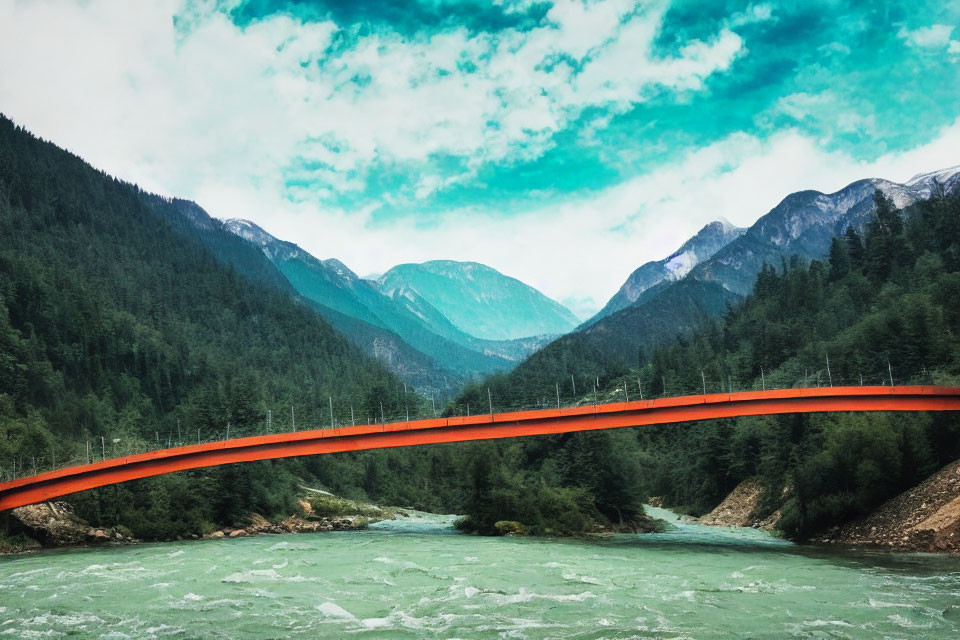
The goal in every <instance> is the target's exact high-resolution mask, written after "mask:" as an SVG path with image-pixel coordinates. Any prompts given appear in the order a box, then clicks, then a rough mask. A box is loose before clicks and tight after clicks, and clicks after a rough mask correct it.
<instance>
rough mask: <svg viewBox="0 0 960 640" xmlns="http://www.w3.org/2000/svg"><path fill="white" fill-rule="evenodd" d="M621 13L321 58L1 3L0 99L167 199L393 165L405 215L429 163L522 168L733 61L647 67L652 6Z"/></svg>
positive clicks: (386, 44)
mask: <svg viewBox="0 0 960 640" xmlns="http://www.w3.org/2000/svg"><path fill="white" fill-rule="evenodd" d="M633 4H634V3H633V2H632V1H629V2H628V1H627V0H608V1H606V2H594V3H587V4H585V3H583V2H581V1H580V0H560V1H559V2H557V4H556V5H555V6H554V7H553V8H552V9H551V10H550V12H549V14H548V16H547V20H546V21H545V23H544V24H542V25H540V26H538V27H537V28H535V29H532V30H530V31H527V32H521V31H515V30H506V31H504V32H499V33H496V34H488V33H479V34H471V33H469V32H468V31H466V30H465V29H460V30H454V31H446V32H442V33H434V34H431V35H418V36H415V37H410V38H408V37H404V36H401V35H399V34H397V33H391V32H375V33H372V34H370V35H368V36H366V37H363V38H360V39H358V41H357V42H356V43H355V44H354V45H352V46H349V47H347V48H346V49H345V50H338V53H336V54H328V53H326V52H327V50H328V45H329V44H330V42H331V38H332V37H333V35H334V33H335V32H336V31H337V30H338V27H337V25H335V24H332V23H330V22H326V23H301V22H300V21H298V20H295V19H293V18H291V17H289V16H284V15H278V16H273V17H270V18H268V19H265V20H262V21H257V22H253V23H252V24H250V25H248V26H246V27H244V28H239V27H237V26H236V25H234V24H233V23H232V22H230V21H229V19H228V18H227V17H226V16H225V15H224V14H223V13H221V12H216V11H210V12H208V13H204V11H203V9H198V10H195V11H194V13H193V14H192V15H191V16H189V21H190V29H189V30H188V31H186V32H185V35H184V33H179V34H178V33H177V32H175V30H174V24H173V20H172V16H173V15H174V13H175V11H176V10H177V8H178V5H179V0H159V1H158V2H153V3H128V2H120V1H116V0H115V1H110V0H89V1H87V2H82V3H78V2H70V1H68V0H59V1H57V0H38V1H37V2H30V3H19V2H14V3H3V4H2V5H0V64H2V65H3V67H4V74H3V77H2V78H0V99H2V101H3V105H4V109H5V110H6V111H7V113H8V115H11V116H12V117H14V118H16V119H17V120H18V121H20V122H21V123H23V124H24V125H26V126H27V127H29V128H31V129H33V130H35V131H38V132H40V133H42V134H45V135H48V136H50V137H52V138H54V139H56V140H57V141H58V142H59V143H61V144H66V145H68V146H70V147H71V148H74V149H76V150H77V151H79V152H81V153H82V154H83V155H84V156H85V157H86V158H88V159H89V160H91V161H92V162H94V163H95V164H97V165H98V166H101V167H103V168H105V169H106V170H108V171H110V172H111V173H116V174H120V175H122V176H124V177H127V178H131V179H135V180H137V181H140V182H143V183H145V184H146V186H149V187H151V188H155V189H161V190H164V191H167V192H175V193H179V194H183V195H186V196H190V195H193V194H195V193H197V192H198V191H199V190H200V189H201V188H204V187H206V186H208V183H214V184H220V183H223V182H228V183H229V182H237V183H240V184H243V183H249V182H253V183H256V184H258V185H260V186H261V187H262V188H271V189H283V188H284V184H283V182H284V178H285V177H289V176H287V175H286V172H287V171H292V172H293V174H294V175H293V177H300V178H302V179H304V180H309V179H311V178H312V179H313V180H314V181H315V182H316V183H318V184H316V185H315V187H317V188H319V190H318V191H316V192H315V193H314V196H316V195H317V194H320V195H321V196H322V195H323V194H328V195H330V196H333V195H335V194H337V193H349V192H352V191H357V190H359V189H362V188H363V187H364V185H365V180H366V176H367V172H368V171H369V170H370V169H371V167H374V166H377V165H378V164H387V165H390V164H391V163H399V164H400V165H405V164H411V165H416V166H419V167H421V172H422V173H424V174H425V175H424V176H423V179H421V180H420V181H419V182H418V183H416V184H411V185H405V187H404V188H401V189H400V190H399V191H398V192H397V193H391V194H387V196H388V197H394V198H396V197H401V196H402V197H407V198H410V199H412V198H415V197H424V196H425V195H427V194H428V193H429V192H430V191H429V190H430V189H431V188H432V189H438V188H441V187H442V186H443V185H446V184H449V183H450V182H451V179H452V180H454V181H455V180H456V176H453V177H452V178H451V176H449V175H430V174H431V173H435V172H436V171H438V170H437V169H431V168H430V167H431V165H430V163H429V162H428V161H429V160H430V158H431V157H433V156H456V157H461V158H464V159H465V160H466V162H465V163H464V164H463V167H464V168H463V172H464V175H470V174H472V173H474V172H475V171H476V170H477V169H478V168H479V167H481V166H483V165H485V164H487V163H490V162H504V161H506V162H512V161H517V160H525V159H532V158H536V157H537V156H539V155H540V154H542V153H543V152H544V151H545V150H546V149H548V148H550V146H551V145H552V136H553V134H554V133H556V132H557V131H559V130H561V129H562V128H563V127H564V126H566V125H567V123H569V122H570V120H571V119H573V118H576V117H577V116H578V114H579V113H580V111H581V110H582V109H583V108H584V107H586V106H589V105H605V104H609V103H618V104H619V103H624V104H632V103H636V102H639V101H642V100H643V99H644V98H645V95H644V94H645V92H646V91H647V90H648V89H649V88H651V87H653V86H665V87H668V88H672V89H677V90H689V89H697V88H699V87H700V85H701V83H702V81H703V79H704V78H705V77H707V76H709V75H710V74H712V73H715V72H717V71H720V70H723V69H725V68H727V67H728V65H729V64H730V61H731V60H732V59H733V57H735V56H736V55H737V53H738V51H739V49H740V40H739V37H738V36H736V34H734V33H732V32H730V31H728V30H723V31H721V32H720V33H719V34H718V35H717V37H716V39H715V41H711V42H698V41H694V42H691V43H689V44H687V45H686V46H685V47H684V48H683V49H682V50H681V51H680V52H679V53H678V54H677V55H676V56H674V57H669V58H666V59H659V58H657V57H656V56H654V55H653V54H652V41H653V38H654V36H655V35H656V33H657V31H658V29H659V26H660V22H661V20H662V17H663V14H664V12H665V10H666V5H665V4H664V3H663V2H658V3H654V4H652V5H650V6H649V7H647V8H646V9H644V10H643V11H641V12H636V11H634V8H633ZM211 6H212V5H211ZM560 54H563V55H567V56H570V57H571V58H573V59H575V60H577V61H580V62H581V64H582V68H580V69H578V70H576V71H575V70H574V68H572V67H571V66H570V64H568V63H567V62H564V61H558V59H557V56H558V55H560ZM464 64H466V65H468V66H469V65H471V64H472V65H473V66H474V69H473V70H471V69H467V68H462V67H463V65H464ZM301 156H302V157H303V158H304V159H305V160H306V161H307V162H306V166H305V167H303V168H297V167H298V161H297V160H296V159H297V158H298V157H301ZM291 167H292V168H291ZM446 171H449V170H446ZM462 177H463V176H461V178H462ZM298 193H299V195H301V196H302V195H304V194H305V193H306V192H304V191H302V190H301V191H299V192H298Z"/></svg>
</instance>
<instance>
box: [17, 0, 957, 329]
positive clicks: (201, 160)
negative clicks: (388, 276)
mask: <svg viewBox="0 0 960 640" xmlns="http://www.w3.org/2000/svg"><path fill="white" fill-rule="evenodd" d="M958 97H960V3H957V2H940V1H929V2H923V1H920V0H918V1H917V2H909V3H906V2H889V3H884V2H879V1H878V2H850V1H846V0H829V1H823V2H818V1H814V0H811V1H807V2H792V1H790V2H757V3H751V2H732V1H731V2H726V3H724V2H718V1H714V0H702V1H689V0H675V1H673V2H660V1H653V2H633V1H630V0H606V1H600V0H598V1H589V2H582V1H581V0H556V1H553V2H550V1H545V2H535V1H533V2H532V1H530V0H516V1H513V0H491V1H489V2H479V1H472V0H422V1H421V2H412V1H411V2H400V1H399V0H378V1H374V0H353V1H349V2H343V3H333V2H321V1H310V2H307V1H297V0H220V1H215V0H207V1H202V0H200V1H193V0H188V1H186V2H184V1H183V0H158V1H156V2H149V1H146V0H144V1H137V2H129V1H127V0H113V1H107V0H5V1H3V2H0V112H3V113H4V114H6V115H7V116H9V117H11V118H13V119H14V120H15V121H16V122H18V123H19V124H22V125H24V126H26V127H27V128H29V129H31V130H32V131H34V132H35V133H37V134H38V135H40V136H42V137H45V138H47V139H50V140H52V141H54V142H56V143H57V144H59V145H61V146H64V147H66V148H68V149H70V150H71V151H73V152H75V153H77V154H79V155H81V156H82V157H84V158H85V159H87V160H88V161H89V162H91V163H92V164H94V165H95V166H97V167H99V168H102V169H104V170H106V171H107V172H109V173H111V174H114V175H117V176H120V177H122V178H125V179H128V180H132V181H135V182H137V183H139V184H141V185H142V186H144V187H145V188H147V189H150V190H153V191H157V192H160V193H163V194H167V195H177V196H182V197H186V198H190V199H193V200H196V201H197V202H198V203H199V204H200V205H201V206H203V207H204V208H206V209H207V210H208V211H209V212H210V213H211V214H212V215H214V216H217V217H220V218H229V217H243V218H249V219H251V220H254V221H255V222H257V223H259V224H261V225H262V226H264V227H265V228H266V229H267V230H268V231H270V232H272V233H273V234H274V235H277V236H279V237H281V238H283V239H287V240H292V241H295V242H297V243H298V244H300V245H302V246H303V247H304V248H306V249H308V250H309V251H311V252H312V253H314V254H316V255H317V256H319V257H322V258H326V257H337V258H339V259H341V260H343V261H344V262H345V263H347V264H348V265H349V266H351V267H352V268H353V269H354V270H355V271H357V272H358V273H360V274H361V275H366V274H370V273H377V272H382V271H384V270H386V269H387V268H389V267H390V266H392V265H394V264H397V263H400V262H419V261H423V260H429V259H436V258H451V259H459V260H476V261H479V262H483V263H486V264H489V265H491V266H493V267H495V268H497V269H500V270H501V271H503V272H505V273H507V274H509V275H513V276H516V277H518V278H520V279H522V280H524V281H526V282H528V283H530V284H532V285H534V286H536V287H538V288H540V289H541V290H543V291H544V292H545V293H547V294H548V295H550V296H552V297H554V298H556V299H558V300H560V301H562V302H565V303H566V304H568V305H569V306H570V307H571V308H572V309H574V311H576V312H578V313H579V314H581V315H582V314H585V313H588V312H589V311H592V310H595V309H596V308H598V307H599V306H602V304H603V303H604V302H605V301H606V299H607V298H608V297H609V296H610V295H611V294H612V293H613V292H614V291H615V290H616V289H617V288H618V287H619V286H620V284H621V283H622V282H623V280H624V279H625V278H626V276H627V275H628V274H629V273H630V272H631V271H632V270H633V269H634V268H636V267H637V266H639V265H640V264H641V263H643V262H645V261H647V260H651V259H659V258H662V257H664V256H665V255H667V254H668V253H670V251H672V250H673V249H674V248H676V247H677V246H679V244H681V243H682V241H683V240H684V239H686V238H687V237H689V236H690V235H692V234H693V233H694V232H696V230H697V229H699V228H700V227H701V226H703V225H704V224H706V223H707V222H709V221H710V220H713V219H716V218H717V217H720V216H723V217H726V218H727V219H729V220H730V221H732V222H734V223H736V224H739V225H748V224H750V223H751V222H753V221H754V220H755V219H756V218H758V217H759V216H760V215H763V214H764V213H766V212H767V211H768V210H769V209H770V208H771V207H772V206H774V205H775V204H776V203H777V202H778V201H779V200H780V199H781V198H782V197H783V196H785V195H786V194H787V193H789V192H791V191H795V190H799V189H809V188H813V189H819V190H822V191H828V192H829V191H834V190H836V189H839V188H840V187H842V186H844V185H845V184H847V183H848V182H851V181H853V180H855V179H858V178H861V177H873V176H877V177H885V178H890V179H893V180H900V181H903V180H906V179H907V178H909V177H910V176H911V175H913V174H915V173H918V172H922V171H928V170H932V169H937V168H943V167H947V166H952V165H956V164H960V151H958V150H960V99H958Z"/></svg>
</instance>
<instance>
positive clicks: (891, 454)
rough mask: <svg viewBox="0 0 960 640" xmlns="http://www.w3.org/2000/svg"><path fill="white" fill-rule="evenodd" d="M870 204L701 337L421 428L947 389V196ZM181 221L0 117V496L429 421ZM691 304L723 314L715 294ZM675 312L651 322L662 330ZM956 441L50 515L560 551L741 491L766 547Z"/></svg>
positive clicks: (558, 366)
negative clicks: (553, 413)
mask: <svg viewBox="0 0 960 640" xmlns="http://www.w3.org/2000/svg"><path fill="white" fill-rule="evenodd" d="M876 205H877V206H876V215H875V219H874V221H873V222H872V223H870V224H869V225H868V226H867V227H866V228H864V229H862V230H856V229H851V230H849V231H848V232H847V234H846V236H844V237H842V238H837V239H836V240H835V241H834V243H833V246H832V248H831V251H830V257H829V260H827V261H823V262H820V261H814V262H811V263H801V262H800V261H797V260H793V261H787V262H785V263H783V264H780V265H770V266H767V267H765V268H764V269H763V271H762V272H761V274H760V276H759V278H758V279H757V283H756V286H755V289H754V292H753V294H752V295H751V296H749V297H748V298H747V299H746V300H745V301H744V302H743V303H742V304H737V305H736V306H735V307H732V308H729V309H728V312H727V313H726V315H724V316H723V317H722V318H721V319H719V320H711V319H710V318H711V317H712V316H714V315H715V312H716V311H717V310H716V309H710V310H709V311H710V312H709V313H706V312H704V313H702V314H699V315H696V314H695V315H694V316H691V317H687V318H686V319H685V320H684V322H685V323H686V325H685V326H689V327H691V328H692V327H693V326H699V327H700V329H699V330H697V331H695V332H693V333H688V334H687V335H688V337H686V338H684V337H682V336H681V337H680V338H679V339H678V340H677V341H676V342H675V343H673V344H670V345H665V346H661V347H659V348H649V349H647V350H639V351H638V352H637V353H631V354H622V353H608V352H605V351H603V350H595V351H592V352H590V353H579V352H575V351H567V350H565V347H564V344H566V343H564V342H563V341H558V343H555V344H554V346H553V348H552V350H551V354H552V355H551V357H550V358H549V359H540V360H532V361H531V362H547V363H549V364H548V365H544V366H543V367H540V368H538V366H536V365H531V364H530V363H528V365H526V366H524V367H521V368H519V369H517V370H516V371H515V372H513V373H511V374H507V375H499V376H494V377H492V378H490V379H488V380H485V381H483V382H482V383H476V384H473V385H471V386H468V388H467V389H466V390H465V391H464V393H463V394H462V395H461V397H459V398H458V399H457V400H456V401H455V402H452V403H450V404H449V405H448V406H447V407H446V408H443V407H440V408H439V409H441V410H445V411H447V412H448V413H456V412H461V413H469V412H470V411H471V410H472V411H477V410H486V409H487V408H489V407H488V405H489V404H490V403H491V399H492V404H493V405H494V409H496V410H501V409H505V408H509V407H512V406H519V405H526V406H536V405H537V404H539V405H546V406H553V405H554V403H555V402H557V400H558V397H559V400H560V401H562V402H563V403H564V404H570V403H571V402H580V403H590V402H596V401H601V402H602V401H605V400H612V399H617V398H622V397H623V394H624V392H625V391H629V392H630V393H637V394H639V391H640V388H643V390H644V393H645V394H646V395H647V396H651V395H658V394H663V393H666V394H669V395H677V394H680V393H692V392H698V391H700V390H702V389H704V388H706V390H708V391H710V390H720V389H729V388H734V389H744V388H760V387H761V386H766V387H767V388H770V387H773V386H797V385H801V384H831V383H832V384H841V383H843V384H848V383H859V380H860V376H861V375H862V376H863V381H864V383H866V384H881V383H884V384H885V383H888V382H889V380H890V379H891V378H895V380H896V382H897V383H902V382H908V381H934V382H938V383H947V382H953V381H955V380H956V379H957V376H958V374H960V371H958V368H960V367H958V365H960V351H958V350H960V340H958V337H957V336H958V329H960V307H958V306H957V304H956V300H957V299H960V197H958V196H956V195H950V196H948V195H944V194H935V195H934V197H933V198H931V199H930V200H929V201H925V202H921V203H918V204H916V205H913V206H911V207H910V208H908V209H907V210H905V211H897V210H895V209H894V208H893V206H892V205H891V204H890V202H889V201H887V200H886V199H884V198H883V197H882V196H878V199H877V202H876ZM190 215H192V214H191V210H190V207H188V206H185V205H184V203H183V202H182V201H176V200H168V199H164V198H159V197H157V196H153V195H150V194H146V193H144V192H142V191H141V190H140V189H138V188H137V187H136V186H135V185H131V184H127V183H124V182H121V181H118V180H116V179H113V178H111V177H110V176H107V175H105V174H103V173H102V172H98V171H96V170H95V169H93V168H91V167H90V166H88V165H87V164H85V163H84V162H83V161H82V160H80V159H79V158H77V157H75V156H72V155H71V154H69V153H67V152H65V151H62V150H60V149H58V148H56V147H55V146H54V145H52V144H50V143H47V142H44V141H42V140H39V139H37V138H35V137H33V136H32V135H30V134H29V133H28V132H26V131H24V130H23V129H21V128H18V127H16V126H15V125H14V124H13V123H12V122H10V121H9V120H6V119H2V118H0V477H3V478H10V477H14V476H18V475H23V474H26V473H32V471H33V469H34V468H37V469H43V468H48V467H50V466H52V465H54V464H56V463H61V464H62V463H63V462H65V461H73V462H85V461H87V460H92V459H99V458H101V457H103V456H106V457H111V456H115V455H121V454H123V453H127V452H131V451H138V450H143V449H146V448H150V447H154V446H158V445H166V444H176V443H181V442H184V443H190V442H196V441H197V440H210V439H217V438H223V437H226V435H227V430H230V434H231V435H246V434H253V433H258V432H261V431H263V430H265V429H271V430H273V431H278V430H284V429H293V428H294V427H295V424H296V425H301V426H304V425H310V426H326V425H328V424H330V423H331V422H332V423H334V424H349V422H350V421H351V420H353V419H356V421H357V422H362V421H376V420H377V417H378V416H379V417H381V419H384V418H385V419H387V420H390V419H402V417H405V416H406V415H407V414H408V413H409V414H410V415H411V416H416V415H420V416H423V415H432V412H433V407H432V403H431V400H430V399H429V398H426V397H423V396H421V395H419V394H417V393H416V391H415V390H414V389H412V388H408V387H405V386H404V385H403V383H401V382H400V381H399V380H398V379H397V378H396V377H394V376H393V375H391V374H390V373H389V372H387V371H386V370H385V369H384V368H382V367H381V366H379V365H378V364H377V363H375V362H372V361H371V360H369V359H367V358H366V357H364V355H363V354H362V353H360V351H359V350H358V349H356V348H354V347H352V346H350V345H349V344H348V343H347V342H346V341H345V340H344V339H343V338H342V337H341V336H340V335H339V334H337V333H336V332H335V331H334V330H333V329H332V328H331V327H330V325H329V324H327V322H326V321H325V320H323V318H322V317H321V316H320V315H319V314H317V313H316V311H315V310H314V308H313V307H312V306H311V305H310V304H308V303H307V302H306V301H304V300H303V299H301V298H299V297H297V296H296V294H295V293H294V292H293V291H292V290H291V288H290V287H289V286H288V283H287V282H286V280H285V279H284V278H283V277H282V275H281V274H279V273H278V272H275V271H272V270H271V267H270V265H269V263H267V262H266V261H265V260H264V259H263V257H262V256H261V255H260V254H259V253H258V252H256V251H253V250H251V249H250V247H249V246H248V245H244V244H243V243H241V242H239V241H238V239H237V238H236V237H234V236H232V235H230V234H229V233H228V232H227V231H225V230H223V229H221V228H220V227H219V226H218V225H217V224H213V223H210V224H207V225H206V226H204V227H203V228H201V229H200V230H199V231H198V227H197V225H196V224H193V223H190V220H189V216H190ZM194 222H195V221H194ZM204 224H206V223H204ZM220 234H226V235H220ZM701 293H702V292H701ZM690 298H691V299H693V298H698V299H706V298H704V297H703V296H700V295H699V294H698V295H696V296H694V295H691V296H690ZM707 298H710V299H712V300H714V302H712V303H711V304H718V305H729V300H727V299H726V298H725V297H724V296H723V295H722V293H719V292H718V293H717V295H715V296H713V297H712V298H711V297H709V296H708V297H707ZM682 308H684V305H682V304H680V305H678V306H677V307H676V308H675V309H673V310H670V309H667V310H665V311H664V314H665V315H664V317H663V318H661V319H658V320H657V321H658V322H668V323H669V322H674V320H673V319H672V318H674V316H676V315H677V314H679V313H680V311H679V310H680V309H682ZM621 313H622V312H621ZM651 321H653V320H651ZM558 345H559V346H558ZM828 358H829V371H828V369H827V359H828ZM631 389H632V391H631ZM481 407H482V409H481ZM958 430H960V426H958V421H957V420H956V419H955V418H954V417H953V416H951V415H949V414H941V415H926V414H913V415H903V414H897V415H887V414H868V415H830V416H826V415H823V416H818V415H807V416H783V417H771V418H752V419H737V420H722V421H711V422H703V423H697V424H689V425H673V426H669V427H658V428H646V429H624V430H615V431H604V432H595V433H577V434H568V435H559V436H545V437H537V438H524V439H518V440H509V441H496V442H481V443H466V444H458V445H438V446H430V447H419V448H411V449H395V450H386V451H374V452H365V453H357V454H338V455H329V456H317V457H312V458H305V459H298V460H288V461H276V462H263V463H254V464H244V465H230V466H225V467H221V468H216V469H206V470H197V471H191V472H184V473H178V474H172V475H168V476H163V477H158V478H153V479H148V480H143V481H136V482H130V483H125V484H122V485H116V486H112V487H105V488H103V489H99V490H94V491H89V492H85V493H83V494H78V495H76V496H72V497H71V498H70V501H71V502H72V503H73V504H74V505H75V507H76V508H77V511H78V512H79V514H80V515H81V516H82V517H84V518H86V519H88V520H89V521H91V522H96V523H98V524H102V525H120V526H125V527H128V528H129V529H130V530H131V531H132V533H133V534H134V535H136V536H137V537H140V538H148V539H149V538H170V537H175V536H181V535H188V534H194V533H203V532H205V531H209V530H211V529H212V528H213V527H218V526H227V525H232V524H240V523H242V522H244V521H245V520H246V519H247V518H248V517H249V516H250V514H251V513H254V512H255V513H259V514H263V515H266V516H268V517H272V516H282V515H289V514H290V513H292V512H293V510H294V509H296V504H295V498H296V497H297V496H298V495H300V494H301V493H302V491H303V489H302V488H301V485H304V484H307V485H311V486H321V487H324V488H327V489H329V490H331V491H334V492H336V493H338V494H341V495H344V496H347V497H351V498H366V499H372V500H375V501H379V502H382V503H384V504H393V505H399V506H413V507H417V508H422V509H426V510H431V511H436V512H448V513H450V512H454V513H462V514H466V515H467V517H466V519H465V520H464V522H463V524H462V526H463V528H464V529H467V530H472V531H478V532H482V533H495V532H496V531H497V527H496V523H497V522H499V521H516V522H519V523H522V524H523V525H524V527H525V528H527V529H528V530H530V531H531V532H533V533H540V534H577V533H582V532H584V531H590V530H595V529H596V528H598V527H604V528H623V529H631V528H635V527H637V526H638V525H639V526H645V524H646V523H645V522H644V518H645V516H644V515H643V510H642V503H643V501H644V500H646V499H647V498H648V497H649V496H651V495H659V496H663V497H664V499H665V500H666V501H667V503H668V504H671V505H674V506H677V507H679V508H681V509H684V510H686V511H689V512H691V513H702V512H704V511H706V510H708V509H710V508H712V507H713V506H715V505H716V504H717V503H718V502H719V501H720V500H721V499H722V498H723V497H724V496H725V495H726V493H727V492H729V491H730V490H731V489H732V488H733V487H734V486H736V484H737V483H739V482H740V481H741V480H744V479H747V478H758V479H759V480H760V481H761V482H762V484H763V485H764V486H765V487H766V489H767V491H766V496H767V501H766V505H765V509H766V510H768V511H774V510H776V509H780V510H781V511H782V513H783V518H782V519H781V521H780V527H781V529H782V530H783V531H784V532H785V533H786V534H787V535H790V536H792V537H798V538H802V537H804V536H807V535H810V534H812V533H815V532H817V531H819V530H822V529H824V528H825V527H829V526H831V525H832V524H835V523H837V522H841V521H843V520H846V519H849V518H851V517H855V516H857V515H859V514H861V513H864V512H865V511H867V510H869V509H870V508H872V507H873V506H875V505H876V504H878V503H879V502H880V501H882V500H883V499H885V498H887V497H889V496H890V495H892V494H893V493H896V492H898V491H900V490H902V489H904V488H906V487H909V486H911V485H913V484H916V483H917V482H918V481H919V480H921V479H922V478H924V477H925V476H926V475H928V474H929V473H931V472H932V471H934V470H936V469H937V468H938V467H940V466H942V465H943V464H945V463H946V462H948V461H950V460H952V459H955V458H957V457H960V448H958V445H957V442H958V441H960V439H958V437H957V436H958V435H960V434H958ZM0 533H2V532H0Z"/></svg>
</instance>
